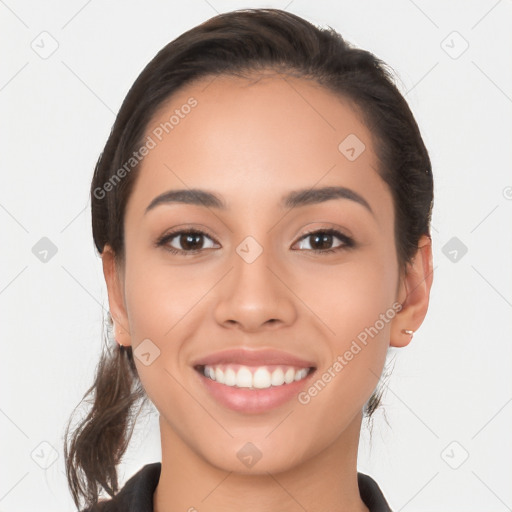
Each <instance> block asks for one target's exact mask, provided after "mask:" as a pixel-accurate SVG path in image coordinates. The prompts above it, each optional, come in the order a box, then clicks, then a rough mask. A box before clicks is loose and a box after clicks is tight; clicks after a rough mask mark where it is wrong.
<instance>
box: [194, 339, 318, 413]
mask: <svg viewBox="0 0 512 512" xmlns="http://www.w3.org/2000/svg"><path fill="white" fill-rule="evenodd" d="M193 368H194V370H195V372H196V374H197V375H198V377H199V379H200V382H201V384H202V386H203V389H206V391H207V393H208V394H209V395H210V396H211V397H212V398H213V399H214V400H215V401H216V402H217V403H218V404H219V405H221V406H223V407H227V408H228V409H231V410H234V411H237V412H241V413H245V414H258V413H263V412H266V411H269V410H272V409H275V408H277V407H280V406H282V405H283V404H285V403H286V402H289V401H291V400H292V399H293V398H294V397H297V395H298V394H299V393H300V391H301V390H303V389H304V387H306V386H307V385H308V384H309V381H310V379H311V377H312V375H313V374H314V373H315V370H316V365H315V364H313V363H312V362H311V361H306V360H303V359H300V358H297V357H295V356H292V355H291V354H287V353H284V352H279V351H275V350H265V351H248V350H242V349H236V350H230V351H225V352H219V353H217V354H212V355H211V356H208V357H205V358H203V359H201V360H199V361H196V362H195V363H194V364H193Z"/></svg>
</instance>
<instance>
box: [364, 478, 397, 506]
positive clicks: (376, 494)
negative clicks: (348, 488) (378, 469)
mask: <svg viewBox="0 0 512 512" xmlns="http://www.w3.org/2000/svg"><path fill="white" fill-rule="evenodd" d="M357 483H358V485H359V494H360V495H361V499H362V500H363V502H364V504H365V505H366V506H367V507H368V509H369V511H370V512H392V510H391V508H389V505H388V502H387V501H386V498H385V497H384V494H383V493H382V491H381V490H380V487H379V485H378V484H377V482H376V481H375V480H374V479H373V478H372V477H371V476H369V475H365V474H364V473H357Z"/></svg>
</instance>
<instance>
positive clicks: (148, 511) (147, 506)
mask: <svg viewBox="0 0 512 512" xmlns="http://www.w3.org/2000/svg"><path fill="white" fill-rule="evenodd" d="M161 467H162V465H161V463H160V462H153V463H151V464H146V465H145V466H143V467H142V468H141V469H140V470H139V471H138V472H137V473H135V474H134V475H133V476H132V477H131V478H130V479H129V480H128V481H127V482H126V483H125V484H124V486H123V488H122V489H121V490H120V491H119V492H118V493H117V494H116V495H115V496H114V497H113V498H111V499H107V500H102V501H99V502H98V503H97V504H96V505H93V506H92V507H89V508H87V509H84V510H82V511H81V512H153V493H154V492H155V489H156V486H157V484H158V480H159V479H160V470H161Z"/></svg>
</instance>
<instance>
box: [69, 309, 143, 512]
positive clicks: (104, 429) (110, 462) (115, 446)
mask: <svg viewBox="0 0 512 512" xmlns="http://www.w3.org/2000/svg"><path fill="white" fill-rule="evenodd" d="M111 321H112V320H111V318H110V314H109V323H110V324H111ZM107 338H108V337H107ZM147 401H148V398H147V395H146V393H145V391H144V388H143V387H142V384H141V382H140V379H139V376H138V373H137V369H136V367H135V363H134V361H133V352H132V348H131V347H122V346H119V345H117V343H115V347H113V343H106V344H105V345H104V347H103V353H102V354H101V357H100V360H99V363H98V365H97V367H96V374H95V379H94V384H93V385H92V386H91V387H90V388H89V389H88V390H87V391H86V393H85V395H84V396H83V398H82V400H81V401H80V403H79V404H78V405H77V407H75V409H74V410H73V414H72V415H71V418H70V420H69V422H68V424H67V427H66V432H65V436H64V461H65V466H66V476H67V479H68V484H69V487H70V490H71V494H72V497H73V501H74V502H75V504H76V506H77V507H78V508H80V506H81V504H80V498H83V499H84V500H85V505H86V507H90V506H93V505H95V504H97V503H98V497H99V487H102V488H103V489H104V490H105V491H106V492H107V493H108V494H109V495H110V496H112V497H113V496H114V495H115V494H116V493H117V491H118V489H119V487H118V479H117V470H116V466H117V465H118V464H119V463H120V462H121V459H122V457H123V455H124V453H125V452H126V449H127V447H128V443H129V441H130V438H131V436H132V433H133V428H134V426H135V423H136V420H137V417H138V416H139V414H140V412H141V409H142V407H143V406H144V405H145V404H146V403H147ZM83 402H86V403H88V404H91V403H92V408H91V410H90V411H89V413H88V415H87V417H86V418H85V419H84V420H83V421H81V422H80V423H79V425H78V426H77V427H76V428H75V429H74V430H73V431H72V432H70V424H71V420H72V418H73V416H74V413H75V412H76V409H77V408H78V407H79V406H80V405H81V404H82V403H83ZM139 402H140V405H139V407H138V408H137V407H136V406H137V404H138V403H139ZM133 409H136V413H134V410H133ZM68 445H69V446H68Z"/></svg>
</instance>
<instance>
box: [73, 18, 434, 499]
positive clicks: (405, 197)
mask: <svg viewBox="0 0 512 512" xmlns="http://www.w3.org/2000/svg"><path fill="white" fill-rule="evenodd" d="M265 70H271V71H275V72H279V73H282V74H283V75H289V76H296V77H300V78H304V79H308V80H312V81H315V82H316V83H318V84H320V85H322V86H324V87H325V88H326V89H328V90H329V91H332V92H334V93H335V94H337V95H339V96H340V97H343V98H346V99H348V100H349V101H351V103H352V104H353V105H354V107H356V109H357V110H358V112H359V113H360V115H361V116H362V119H363V121H364V122H365V124H366V126H367V127H368V128H369V130H370V131H371V133H372V136H373V143H374V147H375V149H376V153H377V156H378V159H379V164H380V167H379V169H378V171H379V173H380V175H381V177H382V179H383V180H384V181H385V182H386V183H387V184H388V186H389V189H390V190H391V193H392V197H393V201H394V209H395V243H396V250H397V256H398V261H399V264H400V268H401V270H403V269H405V268H406V265H407V263H409V262H410V261H411V259H412V258H413V256H414V255H415V254H416V251H417V248H418V241H419V238H420V237H421V235H424V234H425V235H427V236H430V219H431V211H432V204H433V179H432V172H431V164H430V160H429V156H428V153H427V150H426V148H425V145H424V143H423V140H422V138H421V135H420V132H419V129H418V126H417V124H416V121H415V120H414V117H413V115H412V113H411V111H410V109H409V107H408V105H407V102H406V101H405V99H404V98H403V96H402V95H401V94H400V92H399V91H398V89H397V87H396V86H395V84H394V80H393V74H392V72H391V70H390V69H389V68H388V67H387V65H386V64H384V63H383V62H382V61H381V60H379V59H378V58H377V57H376V56H375V55H373V54H372V53H370V52H368V51H365V50H362V49H359V48H356V47H354V46H352V45H350V44H349V43H347V42H346V41H345V40H344V39H343V38H342V36H341V35H340V34H338V33H337V32H336V31H335V30H334V29H332V28H330V27H328V28H319V27H316V26H314V25H312V24H311V23H309V22H307V21H306V20H304V19H302V18H300V17H299V16H296V15H294V14H291V13H289V12H285V11H282V10H278V9H250V10H249V9H242V10H238V11H233V12H228V13H224V14H220V15H218V16H215V17H214V18H212V19H210V20H208V21H206V22H205V23H202V24H201V25H199V26H197V27H195V28H193V29H191V30H189V31H187V32H185V33H184V34H183V35H181V36H179V37H178V38H177V39H175V40H174V41H172V42H171V43H169V44H168V45H166V46H165V47H164V48H163V49H162V50H160V51H159V52H158V54H157V55H156V56H155V57H154V58H153V60H151V62H150V63H149V64H148V65H147V66H146V67H145V69H144V70H143V71H142V73H141V74H140V75H139V77H138V78H137V80H136V81H135V83H134V84H133V85H132V87H131V89H130V90H129V92H128V94H127V96H126V98H125V100H124V102H123V104H122V106H121V109H120V110H119V113H118V115H117V118H116V120H115V123H114V126H113V128H112V131H111V133H110V136H109V138H108V140H107V143H106V145H105V148H104V150H103V152H102V154H101V155H100V158H99V159H98V162H97V164H96V168H95V171H94V176H93V179H92V184H91V207H92V229H93V237H94V243H95V245H96V248H97V250H98V251H99V253H102V252H103V249H104V247H105V244H108V245H110V246H111V247H112V249H113V250H114V253H115V255H116V261H118V262H122V261H123V260H124V239H123V220H124V212H125V207H126V204H127V201H128V198H129V196H130V193H131V191H132V189H133V186H134V183H135V180H136V176H137V168H138V166H136V165H135V166H134V167H133V169H132V170H130V171H129V172H126V173H122V174H123V177H122V179H119V172H118V171H119V169H121V168H122V167H123V165H125V164H126V162H127V161H128V160H129V159H130V157H131V156H132V154H133V153H134V152H135V151H137V149H139V148H140V147H141V145H142V144H143V140H144V137H145V134H146V133H145V132H146V130H147V128H148V124H149V122H150V120H151V119H152V117H153V116H154V115H155V113H156V112H157V111H158V110H159V108H161V107H162V106H163V104H164V103H165V102H166V101H167V100H168V99H169V98H170V96H171V95H172V94H173V93H175V92H176V91H178V90H179V89H180V88H182V87H184V86H185V85H187V84H190V83H192V82H193V81H194V80H198V79H202V78H205V77H212V79H213V77H215V76H221V75H224V76H240V77H250V76H258V74H259V73H262V72H263V71H265ZM340 142H341V141H340ZM106 183H112V184H113V185H115V186H112V187H109V190H108V193H107V192H105V191H106V190H107V188H106V187H105V184H106ZM111 345H115V344H113V343H111ZM381 394H382V391H380V392H375V393H374V394H373V395H372V396H371V397H370V400H369V401H368V404H367V406H366V409H365V414H366V415H367V416H368V417H369V416H371V414H372V413H373V411H374V410H375V409H376V407H377V406H378V404H379V401H380V396H381ZM88 396H90V397H91V399H90V400H87V397H88ZM83 401H86V402H87V403H91V402H92V408H91V410H90V412H89V413H88V415H87V416H86V418H85V419H83V420H82V421H81V422H80V423H79V425H78V427H77V428H75V429H74V430H73V432H72V433H70V427H69V423H68V427H67V430H66V434H65V437H66V439H65V442H64V453H65V461H66V471H67V478H68V482H69V486H70V490H71V493H72V496H73V499H74V501H75V503H76V504H77V506H80V501H81V500H83V501H84V502H85V505H86V506H92V505H94V504H96V503H97V502H98V497H99V490H100V488H103V489H104V490H105V491H106V492H107V493H108V494H109V495H111V496H114V495H115V494H116V493H117V491H118V480H117V471H116V466H117V465H118V464H119V463H120V461H121V458H122V456H123V454H124V452H125V451H126V448H127V445H128V441H129V439H130V436H131V431H130V432H127V428H128V427H129V426H130V425H132V430H133V424H134V422H135V420H136V417H137V415H138V414H136V413H134V412H133V410H134V409H135V408H136V406H137V405H138V404H141V403H142V404H143V403H145V402H147V396H146V395H145V392H144V389H143V388H142V386H141V383H140V380H139V377H138V374H137V370H136V367H135V364H134V360H133V354H132V349H131V347H128V348H124V349H121V350H119V349H118V348H112V346H109V345H108V344H107V346H106V348H105V350H104V352H103V354H102V355H101V359H100V362H99V364H98V366H97V369H96V375H95V381H94V383H93V385H92V386H91V387H90V389H89V390H88V391H87V392H86V394H85V395H84V398H83V400H82V402H83ZM140 407H142V405H141V406H140ZM139 412H140V408H139ZM68 442H69V449H68Z"/></svg>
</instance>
